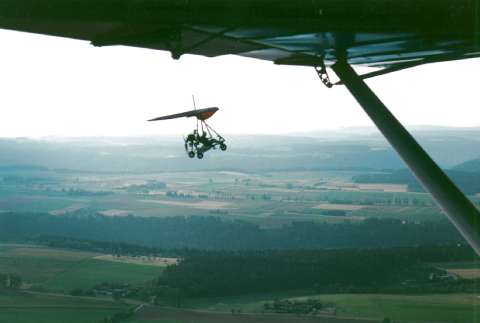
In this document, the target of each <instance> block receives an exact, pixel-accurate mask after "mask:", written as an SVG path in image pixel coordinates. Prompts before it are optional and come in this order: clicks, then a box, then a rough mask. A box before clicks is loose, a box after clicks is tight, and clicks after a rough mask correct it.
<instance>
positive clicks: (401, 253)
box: [157, 245, 474, 297]
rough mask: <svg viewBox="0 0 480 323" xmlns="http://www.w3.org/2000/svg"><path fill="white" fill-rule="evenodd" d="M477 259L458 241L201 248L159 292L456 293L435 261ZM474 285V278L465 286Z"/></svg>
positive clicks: (169, 271) (167, 275) (173, 269)
mask: <svg viewBox="0 0 480 323" xmlns="http://www.w3.org/2000/svg"><path fill="white" fill-rule="evenodd" d="M472 259H474V253H473V251H472V250H471V249H470V247H467V246H457V245H449V246H442V247H438V246H422V247H403V248H377V249H336V250H333V249H330V250H291V251H285V250H284V251H280V250H277V251H274V250H265V251H246V252H245V251H244V252H208V251H196V252H193V253H190V254H189V255H188V256H187V257H185V258H184V259H183V260H182V261H181V262H180V263H179V264H178V265H173V266H169V267H167V268H166V270H165V271H164V272H163V275H162V276H161V277H160V278H159V279H158V281H157V293H159V294H160V295H161V294H162V292H165V291H169V290H171V289H178V290H180V292H181V294H182V295H184V296H185V297H207V296H208V297H212V296H232V295H241V294H248V293H264V292H275V291H282V290H295V289H311V290H315V292H317V293H380V292H394V293H401V292H415V291H422V292H426V291H434V292H435V291H437V292H449V291H448V289H446V288H445V286H446V287H448V286H450V288H451V291H454V290H456V289H455V286H459V285H461V284H462V282H461V281H457V282H456V284H450V285H448V284H445V281H443V282H442V284H440V285H441V286H443V290H439V289H438V288H436V287H437V284H436V283H438V281H436V280H435V279H432V277H433V276H432V274H435V273H437V274H438V273H439V272H441V271H440V270H439V269H438V268H435V267H434V266H433V265H432V263H434V262H445V261H466V260H470V261H471V260H472ZM463 285H467V284H463ZM420 286H421V288H419V287H420ZM473 286H474V284H472V283H471V282H470V283H469V284H468V286H466V287H470V288H471V287H473ZM464 287H465V286H464ZM457 289H458V288H457ZM464 291H465V290H464Z"/></svg>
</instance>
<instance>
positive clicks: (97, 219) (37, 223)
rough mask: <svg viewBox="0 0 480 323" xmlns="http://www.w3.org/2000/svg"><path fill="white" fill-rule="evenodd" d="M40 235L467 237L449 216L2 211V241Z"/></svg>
mask: <svg viewBox="0 0 480 323" xmlns="http://www.w3.org/2000/svg"><path fill="white" fill-rule="evenodd" d="M38 236H56V237H65V238H73V239H81V240H92V241H100V242H114V243H125V244H135V245H140V246H144V247H150V248H160V249H182V248H194V249H206V250H257V249H318V248H354V247H364V248H371V247H395V246H415V245H424V244H445V243H463V242H464V241H463V238H462V237H461V236H460V235H459V234H458V232H457V231H456V230H455V228H454V227H453V226H452V225H451V224H450V223H449V222H448V221H447V220H440V221H435V222H421V223H418V222H413V221H411V222H410V221H405V220H396V219H375V218H371V219H366V220H364V221H360V222H344V223H335V224H334V223H315V222H293V223H291V224H287V225H284V226H283V227H282V228H279V229H265V228H260V227H259V226H258V225H256V224H253V223H249V222H245V221H239V220H234V221H232V220H225V219H224V218H220V217H214V216H205V217H202V216H195V217H169V218H144V217H134V216H127V217H106V216H102V215H81V216H80V215H79V216H62V217H58V216H52V215H48V214H33V213H4V214H2V215H1V216H0V240H2V241H19V240H28V239H31V238H32V237H38Z"/></svg>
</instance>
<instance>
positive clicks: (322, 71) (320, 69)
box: [315, 57, 333, 89]
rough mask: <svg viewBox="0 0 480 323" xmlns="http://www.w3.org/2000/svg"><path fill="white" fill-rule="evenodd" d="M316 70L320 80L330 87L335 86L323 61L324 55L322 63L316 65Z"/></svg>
mask: <svg viewBox="0 0 480 323" xmlns="http://www.w3.org/2000/svg"><path fill="white" fill-rule="evenodd" d="M315 71H316V72H317V75H318V77H319V78H320V81H322V83H323V84H324V85H325V86H326V87H328V88H329V89H330V88H331V87H333V83H332V82H331V81H330V77H329V76H328V73H327V68H326V67H325V63H324V62H323V57H322V58H321V59H320V65H317V66H315Z"/></svg>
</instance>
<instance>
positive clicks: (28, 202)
mask: <svg viewBox="0 0 480 323" xmlns="http://www.w3.org/2000/svg"><path fill="white" fill-rule="evenodd" d="M367 173H368V172H367ZM49 174H50V173H49ZM358 174H362V172H360V171H288V172H278V171H277V172H259V173H239V172H233V171H206V172H170V173H151V174H95V176H94V175H93V174H85V173H78V174H77V173H74V172H72V173H65V174H60V173H55V172H51V174H50V175H51V176H52V177H53V178H54V180H52V181H50V182H46V183H42V184H41V185H39V184H32V185H28V184H21V185H20V184H9V185H4V187H2V188H0V210H4V211H15V212H22V211H29V212H31V211H35V212H46V213H50V214H53V215H57V216H66V215H71V214H76V215H79V214H80V215H83V214H92V213H98V214H102V215H105V216H128V215H134V216H143V217H171V216H195V215H214V216H227V217H228V218H231V219H243V220H247V221H252V222H255V223H259V224H260V225H262V226H264V227H267V226H271V225H272V224H271V222H272V221H271V219H270V218H271V217H272V216H278V215H282V216H284V217H285V218H283V219H280V221H281V222H283V224H285V221H287V223H288V222H291V221H296V220H298V221H305V220H306V221H321V222H325V221H332V222H335V223H337V222H339V221H342V220H346V221H355V220H362V219H363V218H365V217H395V218H398V217H406V216H408V215H409V214H413V213H412V212H414V213H415V216H417V215H418V216H419V220H420V221H423V220H431V219H436V218H439V217H438V215H441V213H440V211H439V210H438V209H437V208H436V207H432V205H433V204H432V201H431V198H430V197H429V196H428V195H427V194H424V193H410V192H407V187H406V186H405V185H398V184H357V183H353V182H352V177H353V176H355V175H358ZM429 207H430V208H432V210H428V209H427V208H429ZM376 208H379V209H378V210H375V209H376ZM404 208H409V209H404ZM419 209H422V210H423V211H422V210H420V211H419ZM333 210H338V211H346V212H349V214H348V217H345V218H343V219H342V218H341V217H338V216H335V215H334V214H331V212H330V213H328V211H333ZM321 211H326V212H321ZM282 213H283V214H282ZM431 214H433V215H434V216H431ZM435 216H437V217H435ZM283 224H282V225H283Z"/></svg>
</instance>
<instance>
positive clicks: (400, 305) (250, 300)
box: [160, 294, 480, 323]
mask: <svg viewBox="0 0 480 323" xmlns="http://www.w3.org/2000/svg"><path fill="white" fill-rule="evenodd" d="M278 296H279V297H280V298H281V299H286V298H288V299H290V300H306V299H318V300H320V302H321V303H324V304H329V303H330V304H335V307H336V308H337V316H340V317H355V318H365V319H375V320H377V322H378V321H379V320H380V321H381V320H382V319H383V318H386V317H388V318H390V319H391V320H393V321H394V322H448V323H466V322H469V323H474V322H480V299H479V298H478V296H477V295H475V294H443V295H439V294H432V295H385V294H323V295H310V296H303V297H299V296H293V295H292V296H290V297H288V296H285V295H277V297H278ZM273 298H275V297H273V296H272V295H257V296H256V295H250V296H243V297H230V298H224V299H219V298H211V299H203V300H198V301H197V302H196V303H195V302H192V303H191V304H188V305H189V306H190V307H192V308H195V309H196V310H208V311H218V312H229V311H230V310H231V309H235V310H237V311H238V310H240V311H241V312H244V313H247V312H248V313H257V314H260V313H261V312H262V311H263V305H264V304H265V303H266V302H271V301H272V299H273ZM160 322H162V323H163V321H160ZM186 322H188V321H186Z"/></svg>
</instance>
